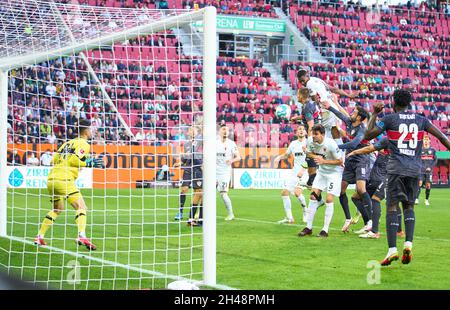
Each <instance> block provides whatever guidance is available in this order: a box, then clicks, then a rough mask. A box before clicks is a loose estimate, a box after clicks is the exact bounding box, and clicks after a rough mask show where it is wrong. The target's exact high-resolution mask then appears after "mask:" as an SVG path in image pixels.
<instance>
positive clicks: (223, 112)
mask: <svg viewBox="0 0 450 310" xmlns="http://www.w3.org/2000/svg"><path fill="white" fill-rule="evenodd" d="M226 120H227V114H226V113H225V111H222V112H221V113H220V115H219V117H218V118H217V122H218V123H220V122H221V121H225V122H226Z"/></svg>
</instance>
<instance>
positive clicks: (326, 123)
mask: <svg viewBox="0 0 450 310" xmlns="http://www.w3.org/2000/svg"><path fill="white" fill-rule="evenodd" d="M329 113H330V115H329V116H328V117H327V119H325V120H322V126H323V127H324V128H325V137H326V138H330V139H333V136H332V134H331V129H332V128H333V127H336V126H337V125H336V124H337V121H338V119H337V117H336V115H334V113H331V112H329Z"/></svg>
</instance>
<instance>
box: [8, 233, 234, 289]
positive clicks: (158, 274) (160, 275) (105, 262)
mask: <svg viewBox="0 0 450 310" xmlns="http://www.w3.org/2000/svg"><path fill="white" fill-rule="evenodd" d="M4 238H7V239H10V240H12V241H16V242H22V243H25V244H29V245H32V246H36V245H35V244H34V242H33V241H30V240H27V239H24V238H18V237H14V236H5V237H4ZM42 249H47V250H49V251H54V252H59V253H62V254H67V255H70V256H74V257H76V258H84V259H87V260H91V261H94V262H97V263H100V264H103V265H108V266H112V267H119V268H123V269H126V270H130V271H136V272H139V273H143V274H148V275H151V276H155V277H158V278H166V279H171V280H174V281H178V280H184V281H188V282H191V283H194V284H196V285H202V286H206V287H211V288H215V289H218V290H238V289H237V288H234V287H230V286H227V285H222V284H216V285H206V284H203V282H202V281H198V280H191V279H187V278H184V277H180V276H174V275H169V274H164V273H161V272H158V271H153V270H147V269H142V268H139V267H134V266H130V265H125V264H121V263H117V262H113V261H109V260H105V259H101V258H97V257H93V256H92V255H89V254H82V253H77V252H72V251H68V250H64V249H60V248H56V247H52V246H49V245H46V246H44V247H42Z"/></svg>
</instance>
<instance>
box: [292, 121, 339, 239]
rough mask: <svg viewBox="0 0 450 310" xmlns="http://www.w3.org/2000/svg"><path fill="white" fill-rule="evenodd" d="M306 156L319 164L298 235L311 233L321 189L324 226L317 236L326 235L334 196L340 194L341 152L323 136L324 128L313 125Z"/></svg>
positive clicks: (332, 141)
mask: <svg viewBox="0 0 450 310" xmlns="http://www.w3.org/2000/svg"><path fill="white" fill-rule="evenodd" d="M306 156H308V157H310V158H313V159H314V160H315V161H316V163H317V164H318V165H319V169H318V172H317V175H316V178H315V179H314V182H313V185H312V192H311V197H310V199H309V206H308V212H307V224H306V227H305V228H304V229H303V230H302V231H301V232H299V234H298V235H299V236H300V237H303V236H307V235H311V234H312V227H313V221H314V216H315V214H316V211H317V208H318V207H319V203H318V200H319V197H320V195H321V194H322V191H326V192H327V198H326V209H325V220H324V226H323V228H322V230H321V231H320V233H319V234H318V235H317V236H318V237H328V229H329V226H330V223H331V219H332V217H333V212H334V204H333V200H334V197H339V195H340V194H341V171H342V169H340V166H341V165H342V164H343V163H344V159H343V153H342V152H341V150H340V149H339V147H338V145H337V144H336V142H335V141H334V140H333V139H330V138H326V137H325V128H324V127H323V126H322V125H315V126H314V127H313V129H312V137H311V138H309V139H308V151H307V153H306Z"/></svg>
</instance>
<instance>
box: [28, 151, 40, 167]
mask: <svg viewBox="0 0 450 310" xmlns="http://www.w3.org/2000/svg"><path fill="white" fill-rule="evenodd" d="M26 165H27V166H39V159H37V158H36V154H35V153H34V152H30V153H29V156H28V157H27V162H26Z"/></svg>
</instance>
